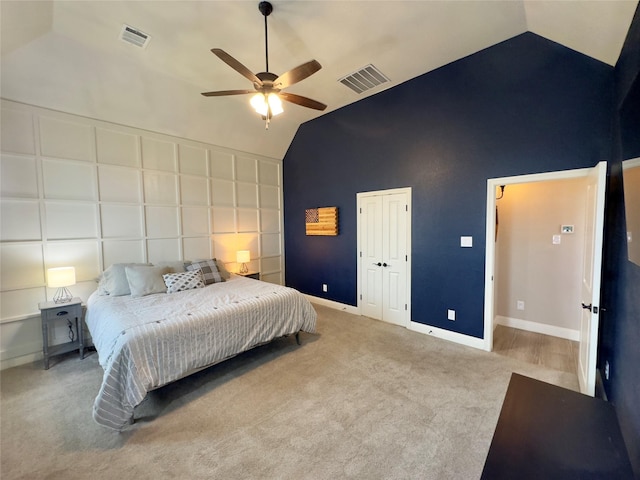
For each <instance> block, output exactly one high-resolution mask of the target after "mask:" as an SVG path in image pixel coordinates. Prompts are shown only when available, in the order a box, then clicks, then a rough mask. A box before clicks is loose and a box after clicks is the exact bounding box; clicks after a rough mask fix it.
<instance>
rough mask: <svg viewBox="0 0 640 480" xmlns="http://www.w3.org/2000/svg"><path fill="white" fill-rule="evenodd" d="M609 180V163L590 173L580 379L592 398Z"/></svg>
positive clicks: (586, 214)
mask: <svg viewBox="0 0 640 480" xmlns="http://www.w3.org/2000/svg"><path fill="white" fill-rule="evenodd" d="M606 178H607V163H606V162H600V163H599V164H598V165H596V166H595V167H593V169H591V171H590V172H589V175H588V177H587V187H586V188H587V204H586V211H585V228H586V231H585V248H584V261H583V269H582V319H581V323H580V347H579V354H578V380H579V382H580V391H581V392H582V393H585V394H587V395H591V396H594V394H595V385H596V361H597V349H598V326H599V317H600V274H601V267H602V237H603V230H604V196H605V188H606Z"/></svg>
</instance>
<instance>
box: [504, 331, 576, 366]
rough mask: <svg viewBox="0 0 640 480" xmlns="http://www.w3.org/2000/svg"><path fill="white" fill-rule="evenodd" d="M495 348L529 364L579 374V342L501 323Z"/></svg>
mask: <svg viewBox="0 0 640 480" xmlns="http://www.w3.org/2000/svg"><path fill="white" fill-rule="evenodd" d="M493 351H494V352H495V353H497V354H500V355H505V356H507V357H512V358H517V359H519V360H522V361H524V362H527V363H533V364H535V365H542V366H545V367H547V368H551V369H553V370H559V371H561V372H568V373H573V374H577V372H578V342H574V341H571V340H566V339H564V338H558V337H551V336H549V335H542V334H540V333H533V332H527V331H525V330H518V329H517V328H511V327H505V326H504V325H498V326H497V327H496V329H495V330H494V332H493Z"/></svg>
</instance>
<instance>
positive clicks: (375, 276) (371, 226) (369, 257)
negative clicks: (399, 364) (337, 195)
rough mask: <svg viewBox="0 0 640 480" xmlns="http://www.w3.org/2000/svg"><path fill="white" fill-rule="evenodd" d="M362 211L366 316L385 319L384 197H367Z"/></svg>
mask: <svg viewBox="0 0 640 480" xmlns="http://www.w3.org/2000/svg"><path fill="white" fill-rule="evenodd" d="M360 208H361V209H362V212H361V214H360V235H361V255H362V256H361V259H360V261H361V264H362V267H361V272H362V273H361V275H362V278H361V285H362V302H361V306H362V314H363V315H365V316H367V317H371V318H375V319H377V320H382V273H383V270H382V256H383V255H382V238H383V236H382V197H380V196H371V197H364V198H363V199H362V201H361V204H360Z"/></svg>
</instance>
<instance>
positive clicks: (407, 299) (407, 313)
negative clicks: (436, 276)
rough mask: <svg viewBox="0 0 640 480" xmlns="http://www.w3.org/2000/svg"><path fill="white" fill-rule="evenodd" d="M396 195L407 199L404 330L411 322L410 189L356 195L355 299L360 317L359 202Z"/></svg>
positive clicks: (392, 189) (394, 189)
mask: <svg viewBox="0 0 640 480" xmlns="http://www.w3.org/2000/svg"><path fill="white" fill-rule="evenodd" d="M397 193H404V194H406V197H407V210H408V211H407V231H406V235H407V284H406V285H407V288H406V292H405V302H406V304H407V310H406V311H405V318H404V322H403V325H402V326H404V327H405V328H406V327H407V326H408V325H409V323H410V322H411V257H412V255H411V223H412V219H411V212H412V211H413V210H412V208H411V202H412V198H411V187H403V188H390V189H388V190H374V191H370V192H359V193H356V218H357V219H358V220H357V221H356V225H357V226H356V259H357V265H358V267H357V299H358V306H357V311H358V314H359V315H362V279H361V277H362V257H361V256H360V254H361V251H362V250H361V248H360V242H361V233H360V228H361V226H360V222H361V218H362V217H361V215H360V209H361V204H360V200H361V199H362V198H364V197H374V196H380V195H394V194H397Z"/></svg>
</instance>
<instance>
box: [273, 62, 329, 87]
mask: <svg viewBox="0 0 640 480" xmlns="http://www.w3.org/2000/svg"><path fill="white" fill-rule="evenodd" d="M321 68H322V65H320V63H318V62H317V61H316V60H311V61H310V62H307V63H303V64H302V65H298V66H297V67H296V68H292V69H291V70H289V71H288V72H285V73H283V74H282V75H280V76H279V77H278V78H276V79H275V80H274V81H273V86H274V87H276V88H279V89H283V88H287V87H288V86H289V85H293V84H294V83H298V82H299V81H300V80H304V79H305V78H307V77H309V76H311V75H313V74H314V73H316V72H317V71H318V70H320V69H321Z"/></svg>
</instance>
